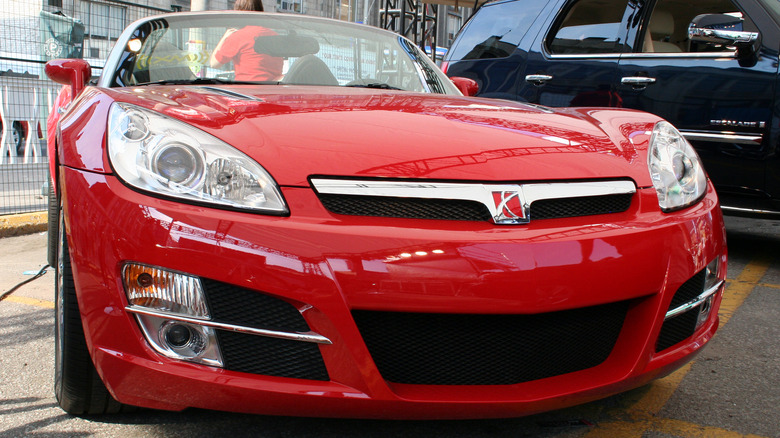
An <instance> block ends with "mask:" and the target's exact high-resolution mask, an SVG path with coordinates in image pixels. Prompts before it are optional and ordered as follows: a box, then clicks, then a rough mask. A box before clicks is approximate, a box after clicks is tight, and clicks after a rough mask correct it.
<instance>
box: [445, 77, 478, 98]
mask: <svg viewBox="0 0 780 438" xmlns="http://www.w3.org/2000/svg"><path fill="white" fill-rule="evenodd" d="M450 80H451V81H452V83H453V84H455V87H457V88H458V90H460V92H461V93H463V95H464V96H476V95H477V93H478V92H479V85H478V84H477V81H475V80H474V79H469V78H463V77H459V76H455V77H452V78H450Z"/></svg>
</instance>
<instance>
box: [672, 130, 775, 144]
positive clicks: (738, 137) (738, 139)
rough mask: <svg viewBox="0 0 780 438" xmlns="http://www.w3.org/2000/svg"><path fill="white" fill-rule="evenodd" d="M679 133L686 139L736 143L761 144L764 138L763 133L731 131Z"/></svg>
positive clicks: (682, 131)
mask: <svg viewBox="0 0 780 438" xmlns="http://www.w3.org/2000/svg"><path fill="white" fill-rule="evenodd" d="M680 133H681V134H682V135H683V137H685V138H686V139H688V140H699V141H711V142H715V143H737V144H751V145H755V144H761V142H762V141H763V139H764V135H763V134H737V133H733V132H701V131H685V130H680Z"/></svg>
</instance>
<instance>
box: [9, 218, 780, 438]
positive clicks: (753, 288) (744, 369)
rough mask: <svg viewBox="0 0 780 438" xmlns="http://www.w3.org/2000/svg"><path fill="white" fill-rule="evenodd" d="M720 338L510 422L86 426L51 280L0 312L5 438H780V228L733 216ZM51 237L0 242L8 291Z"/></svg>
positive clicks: (169, 421)
mask: <svg viewBox="0 0 780 438" xmlns="http://www.w3.org/2000/svg"><path fill="white" fill-rule="evenodd" d="M726 226H727V229H728V244H729V267H728V268H729V273H728V277H729V279H728V282H727V288H726V295H725V296H724V300H723V304H722V306H721V310H720V318H721V320H720V321H721V328H720V330H719V332H718V334H717V335H716V337H715V338H714V339H713V340H712V342H710V344H709V345H708V346H707V348H705V349H704V350H703V351H702V352H701V354H699V355H698V356H697V358H696V359H695V360H694V361H693V362H692V363H690V364H689V365H687V366H685V367H683V368H682V369H680V370H678V371H677V372H675V373H673V374H672V375H670V376H668V377H666V378H664V379H661V380H658V381H655V382H653V383H651V384H649V385H646V386H644V387H641V388H638V389H635V390H633V391H629V392H627V393H624V394H620V395H617V396H614V397H610V398H607V399H604V400H600V401H597V402H593V403H589V404H586V405H582V406H577V407H573V408H569V409H564V410H560V411H554V412H549V413H545V414H540V415H535V416H530V417H524V418H518V419H506V420H479V421H475V420H469V421H369V420H340V419H312V418H294V417H265V416H253V415H241V414H231V413H223V412H211V411H203V410H194V409H193V410H187V411H184V412H181V413H172V412H161V411H152V410H139V411H137V412H134V413H128V414H121V415H115V416H104V417H85V418H78V417H72V416H69V415H67V414H65V413H64V412H63V411H62V410H60V409H59V408H58V407H57V404H56V401H55V399H54V394H53V389H52V387H53V366H54V365H53V354H54V352H53V350H54V348H53V320H54V316H53V308H54V304H53V302H52V300H53V296H54V292H53V281H54V280H53V278H54V273H53V271H49V272H47V273H46V274H44V275H43V276H42V277H41V278H38V279H36V280H33V281H31V282H29V283H27V284H25V285H23V286H21V287H20V288H18V289H17V290H16V291H15V292H14V293H13V294H12V295H10V296H9V298H7V299H6V300H4V301H2V302H0V436H3V437H6V436H8V437H17V436H19V437H21V436H34V437H58V436H68V437H80V436H95V437H113V436H122V437H146V436H155V437H168V436H170V437H173V436H176V437H201V436H233V437H238V436H256V437H410V436H427V437H479V436H485V437H488V436H489V437H525V436H529V437H534V436H539V437H589V438H590V437H648V438H668V437H743V436H744V437H771V438H780V391H779V390H778V389H779V387H780V383H779V382H780V348H778V339H780V221H767V220H764V221H760V220H751V219H741V218H733V217H728V218H727V220H726ZM45 246H46V233H38V234H32V235H27V236H18V237H8V238H3V239H0V293H4V292H6V291H8V290H10V289H12V288H13V287H14V286H15V285H17V284H19V283H20V282H23V281H25V280H29V279H31V278H32V277H33V276H34V274H35V273H37V272H38V271H39V270H40V269H41V268H42V267H43V266H44V265H45V263H46V262H45V260H46V248H45Z"/></svg>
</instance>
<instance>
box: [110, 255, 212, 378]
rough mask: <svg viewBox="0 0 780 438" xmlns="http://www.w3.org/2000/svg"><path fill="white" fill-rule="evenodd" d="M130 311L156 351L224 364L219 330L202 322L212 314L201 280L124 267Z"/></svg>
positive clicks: (150, 268)
mask: <svg viewBox="0 0 780 438" xmlns="http://www.w3.org/2000/svg"><path fill="white" fill-rule="evenodd" d="M122 282H123V283H124V286H125V293H126V294H127V301H128V303H129V304H130V306H129V307H128V310H129V311H130V312H133V313H135V314H136V318H137V319H138V323H139V325H140V326H141V330H142V331H143V334H144V337H145V338H146V341H147V342H148V343H149V345H151V346H152V348H154V350H155V351H157V352H158V353H160V354H162V355H163V356H166V357H170V358H173V359H178V360H186V361H190V362H197V363H202V364H206V365H211V366H219V367H221V366H222V356H221V354H220V352H219V346H218V345H217V337H216V332H215V331H214V329H213V328H211V327H206V326H202V325H200V324H201V323H200V321H206V320H209V319H210V318H211V317H210V314H209V309H208V306H207V305H206V297H205V294H204V293H203V287H202V285H201V283H200V279H199V278H198V277H195V276H193V275H187V274H184V273H181V272H175V271H168V270H165V269H162V268H157V267H154V266H146V265H141V264H138V263H128V264H126V265H125V266H124V267H123V268H122Z"/></svg>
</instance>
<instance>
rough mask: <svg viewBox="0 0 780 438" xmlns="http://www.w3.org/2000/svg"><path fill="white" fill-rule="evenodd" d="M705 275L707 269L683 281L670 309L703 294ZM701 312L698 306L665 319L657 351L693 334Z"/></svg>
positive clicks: (656, 345)
mask: <svg viewBox="0 0 780 438" xmlns="http://www.w3.org/2000/svg"><path fill="white" fill-rule="evenodd" d="M705 275H706V272H705V270H702V271H701V272H699V273H698V274H696V275H694V276H693V277H691V278H690V279H689V280H688V281H686V282H685V283H683V285H682V286H680V288H679V289H677V292H675V294H674V296H673V297H672V303H671V304H670V305H669V310H672V309H676V308H678V307H680V306H681V305H683V304H685V303H687V302H689V301H691V300H693V299H694V298H696V297H698V296H699V295H701V294H702V293H703V292H704V281H705V278H704V276H705ZM700 312H701V306H697V307H694V308H692V309H691V310H689V311H687V312H685V313H682V314H679V315H677V316H675V317H673V318H669V319H667V320H666V321H664V324H663V325H662V326H661V333H660V334H659V335H658V341H657V342H656V344H655V351H656V352H659V351H662V350H666V349H667V348H669V347H671V346H673V345H675V344H678V343H680V342H682V341H684V340H685V339H687V338H689V337H691V336H693V332H695V331H696V322H697V321H698V319H699V313H700Z"/></svg>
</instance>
